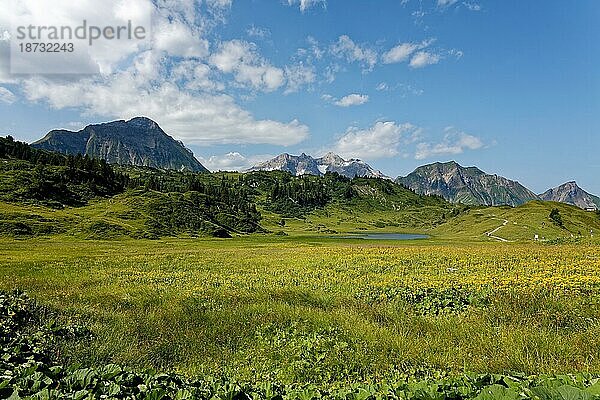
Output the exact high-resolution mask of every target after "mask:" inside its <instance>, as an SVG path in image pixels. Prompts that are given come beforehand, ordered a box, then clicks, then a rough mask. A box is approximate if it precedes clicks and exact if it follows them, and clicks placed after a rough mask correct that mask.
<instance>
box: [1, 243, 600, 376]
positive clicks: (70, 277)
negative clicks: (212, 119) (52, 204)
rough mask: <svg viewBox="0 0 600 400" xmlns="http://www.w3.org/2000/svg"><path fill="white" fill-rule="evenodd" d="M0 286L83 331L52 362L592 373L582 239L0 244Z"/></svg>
mask: <svg viewBox="0 0 600 400" xmlns="http://www.w3.org/2000/svg"><path fill="white" fill-rule="evenodd" d="M0 260H2V261H1V264H0V289H5V290H9V289H14V288H19V289H23V290H26V291H27V292H28V293H29V294H30V295H31V296H32V297H34V298H35V299H37V300H39V301H40V302H42V303H44V304H47V305H49V306H51V307H52V308H54V309H56V310H58V311H59V312H60V314H61V315H62V316H63V318H64V319H65V320H72V321H77V322H79V323H83V324H85V325H87V326H89V327H90V328H91V329H92V331H93V332H94V339H93V340H92V341H91V342H85V343H80V344H79V345H73V346H69V347H68V348H67V347H65V348H63V349H62V357H63V358H65V359H66V360H67V361H68V362H77V363H83V364H84V365H98V364H105V363H108V362H117V363H120V364H125V365H129V366H134V367H154V368H158V369H161V370H176V371H179V372H182V373H184V374H203V373H208V374H210V375H218V374H220V373H222V374H225V375H228V376H231V377H234V378H236V379H242V380H279V381H283V382H313V383H328V382H336V381H350V382H356V381H372V380H377V379H378V378H382V377H385V376H390V375H393V374H394V373H395V372H394V371H398V370H402V371H406V370H409V369H423V370H441V371H447V372H449V373H460V372H463V371H474V372H495V373H500V372H505V371H520V372H525V373H536V374H537V373H558V372H576V371H580V372H581V371H591V372H600V322H599V320H598V317H599V315H600V314H599V312H600V296H599V295H600V292H599V291H598V288H599V287H600V274H599V272H600V248H599V247H598V246H597V245H595V244H593V243H589V244H578V245H573V244H572V245H568V244H563V245H552V246H550V245H545V244H532V243H530V244H500V243H485V242H484V243H476V242H473V243H463V244H457V243H448V242H445V241H442V240H439V241H436V240H433V241H428V242H423V241H415V242H403V243H401V244H398V243H397V242H384V243H380V242H377V243H372V242H366V241H360V240H338V239H325V238H322V237H321V238H319V237H300V236H298V237H294V236H292V237H282V238H278V237H273V236H259V235H255V236H248V237H238V238H235V239H228V240H217V239H202V240H197V239H182V238H179V239H163V240H125V239H123V240H112V241H95V240H80V239H77V238H70V237H65V236H55V237H50V238H38V239H29V240H13V239H7V238H5V239H0Z"/></svg>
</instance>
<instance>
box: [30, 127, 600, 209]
mask: <svg viewBox="0 0 600 400" xmlns="http://www.w3.org/2000/svg"><path fill="white" fill-rule="evenodd" d="M32 146H33V147H35V148H39V149H45V150H50V151H56V152H60V153H64V154H73V155H75V154H84V155H88V156H90V157H94V158H102V159H105V160H106V161H108V162H109V163H113V164H119V165H135V166H147V167H153V168H159V169H173V170H179V171H192V172H208V170H207V169H206V168H205V167H204V166H203V165H202V164H201V163H200V162H199V161H198V160H197V159H196V158H195V157H194V155H193V153H192V152H191V151H190V150H188V149H187V148H186V147H185V146H184V145H183V143H181V142H179V141H177V140H175V139H174V138H173V137H171V136H169V135H167V134H166V133H165V132H164V131H163V130H162V129H161V128H160V126H158V124H157V123H156V122H154V121H152V120H151V119H149V118H145V117H136V118H133V119H130V120H129V121H125V120H119V121H113V122H107V123H102V124H94V125H88V126H86V127H85V128H83V129H82V130H80V131H77V132H75V131H68V130H52V131H50V132H48V133H47V134H46V135H45V136H44V137H43V138H42V139H40V140H38V141H36V142H34V143H33V144H32ZM274 170H278V171H286V172H289V173H291V174H292V175H295V176H299V175H305V174H310V175H317V176H322V175H325V174H326V173H327V172H337V173H338V174H340V175H343V176H346V177H349V178H354V177H367V178H383V179H391V178H389V177H388V176H386V175H384V174H383V173H382V172H380V171H378V170H375V169H374V168H372V167H371V166H370V165H369V164H367V163H365V162H364V161H361V160H358V159H349V160H345V159H343V158H342V157H340V156H339V155H337V154H334V153H332V152H329V153H327V154H325V155H324V156H323V157H319V158H314V157H311V156H310V155H307V154H305V153H302V154H301V155H299V156H295V155H290V154H287V153H284V154H280V155H279V156H277V157H275V158H273V159H271V160H268V161H265V162H262V163H260V164H257V165H255V166H254V167H252V168H249V169H248V170H247V171H246V172H251V171H274ZM395 182H396V183H398V184H401V185H403V186H405V187H407V188H409V189H411V190H412V191H414V192H415V193H417V194H422V195H438V196H441V197H443V198H444V199H446V200H448V201H450V202H454V203H463V204H468V205H485V206H497V205H510V206H518V205H521V204H524V203H526V202H528V201H531V200H545V201H557V202H562V203H567V204H572V205H575V206H578V207H580V208H584V209H600V198H599V197H597V196H594V195H592V194H590V193H588V192H586V191H585V190H583V189H581V188H580V187H579V186H578V185H577V183H575V182H567V183H565V184H563V185H560V186H558V187H556V188H553V189H549V190H548V191H546V192H544V193H542V194H539V195H538V194H535V193H534V192H532V191H531V190H529V189H527V188H526V187H525V186H523V185H522V184H520V183H519V182H517V181H514V180H510V179H507V178H505V177H502V176H499V175H495V174H494V175H492V174H487V173H485V172H483V171H482V170H480V169H479V168H477V167H463V166H461V165H460V164H458V163H456V162H455V161H450V162H445V163H440V162H436V163H433V164H428V165H423V166H421V167H418V168H417V169H415V170H414V171H413V172H411V173H410V174H408V175H407V176H404V177H402V176H400V177H398V178H397V179H396V180H395Z"/></svg>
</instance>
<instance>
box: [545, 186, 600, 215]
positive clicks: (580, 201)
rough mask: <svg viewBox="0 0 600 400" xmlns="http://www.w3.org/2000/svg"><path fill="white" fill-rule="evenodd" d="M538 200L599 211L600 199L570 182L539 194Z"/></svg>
mask: <svg viewBox="0 0 600 400" xmlns="http://www.w3.org/2000/svg"><path fill="white" fill-rule="evenodd" d="M540 198H541V199H542V200H546V201H558V202H560V203H567V204H572V205H574V206H577V207H579V208H584V209H597V210H600V197H597V196H594V195H593V194H590V193H588V192H586V191H585V190H583V189H582V188H580V187H579V186H578V185H577V182H575V181H571V182H567V183H563V184H562V185H560V186H558V187H555V188H552V189H548V190H547V191H545V192H544V193H542V194H540Z"/></svg>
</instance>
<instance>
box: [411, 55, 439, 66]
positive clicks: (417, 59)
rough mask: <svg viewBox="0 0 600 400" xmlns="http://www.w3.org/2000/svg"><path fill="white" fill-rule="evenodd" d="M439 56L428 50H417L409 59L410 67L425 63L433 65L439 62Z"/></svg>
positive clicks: (425, 64) (424, 64)
mask: <svg viewBox="0 0 600 400" xmlns="http://www.w3.org/2000/svg"><path fill="white" fill-rule="evenodd" d="M440 60H441V56H440V55H439V54H435V53H431V52H428V51H419V52H418V53H415V55H414V56H413V57H412V58H411V59H410V64H409V65H410V66H411V68H423V67H425V66H427V65H433V64H437V63H438V62H440Z"/></svg>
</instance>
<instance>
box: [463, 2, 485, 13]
mask: <svg viewBox="0 0 600 400" xmlns="http://www.w3.org/2000/svg"><path fill="white" fill-rule="evenodd" d="M463 5H464V6H465V7H466V8H467V10H469V11H481V5H479V4H477V3H474V2H468V1H465V2H463Z"/></svg>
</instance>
